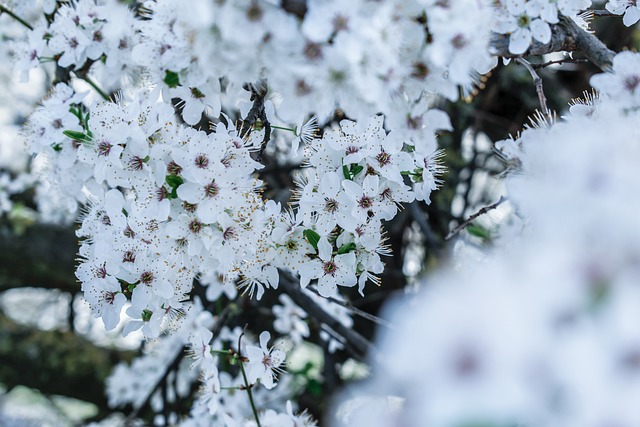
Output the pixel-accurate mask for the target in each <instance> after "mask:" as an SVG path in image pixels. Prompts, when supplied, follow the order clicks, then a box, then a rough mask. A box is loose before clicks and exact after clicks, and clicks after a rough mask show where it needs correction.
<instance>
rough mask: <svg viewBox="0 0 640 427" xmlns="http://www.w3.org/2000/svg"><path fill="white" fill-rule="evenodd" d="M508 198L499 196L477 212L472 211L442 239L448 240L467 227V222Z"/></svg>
mask: <svg viewBox="0 0 640 427" xmlns="http://www.w3.org/2000/svg"><path fill="white" fill-rule="evenodd" d="M507 200H508V199H507V198H506V197H504V196H500V199H499V200H498V201H497V202H495V203H494V204H492V205H489V206H485V207H483V208H482V209H480V210H479V211H478V212H476V213H474V214H473V215H471V216H470V217H469V218H468V219H467V220H466V221H464V222H463V223H462V224H460V225H458V226H457V227H456V228H454V229H453V230H451V232H450V233H449V234H447V237H445V238H444V240H449V239H451V238H452V237H453V236H455V235H456V234H458V233H459V232H460V231H461V230H463V229H464V228H465V227H467V226H468V225H469V224H471V223H472V222H473V221H474V220H475V219H476V218H478V217H479V216H481V215H484V214H486V213H487V212H489V211H491V210H493V209H495V208H497V207H498V206H500V205H501V204H502V203H504V202H506V201H507Z"/></svg>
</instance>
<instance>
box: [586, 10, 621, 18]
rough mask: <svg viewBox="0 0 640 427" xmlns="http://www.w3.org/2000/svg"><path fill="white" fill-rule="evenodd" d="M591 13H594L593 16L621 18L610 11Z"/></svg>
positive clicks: (593, 11) (594, 11)
mask: <svg viewBox="0 0 640 427" xmlns="http://www.w3.org/2000/svg"><path fill="white" fill-rule="evenodd" d="M591 13H593V16H607V17H614V16H617V17H618V18H619V17H620V15H616V14H615V13H611V12H609V11H608V10H592V11H591Z"/></svg>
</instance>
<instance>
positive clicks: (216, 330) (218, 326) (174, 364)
mask: <svg viewBox="0 0 640 427" xmlns="http://www.w3.org/2000/svg"><path fill="white" fill-rule="evenodd" d="M232 307H233V303H229V304H228V305H227V306H226V307H225V308H224V310H222V312H221V313H220V315H219V316H218V320H217V321H216V323H215V325H214V326H213V329H212V332H213V336H212V337H211V340H212V341H213V340H215V339H216V337H217V336H218V335H219V334H220V331H222V327H223V326H224V324H225V323H226V322H227V319H228V317H229V314H230V313H231V310H232ZM185 350H186V346H182V348H181V349H180V351H178V353H177V354H176V356H175V357H174V359H173V360H172V361H171V363H170V364H169V365H167V367H166V369H165V371H164V374H163V375H162V377H160V378H159V379H158V381H157V382H156V384H155V385H154V386H153V388H152V389H151V391H150V392H149V393H148V394H147V397H146V399H145V400H144V402H142V404H140V406H138V407H137V408H134V410H133V411H131V413H130V414H129V415H128V416H127V419H126V420H125V422H124V425H125V426H129V425H133V424H132V422H133V420H134V419H135V417H137V416H138V414H139V413H140V411H142V410H143V409H145V408H146V407H147V405H149V402H151V398H152V397H153V395H154V394H155V392H156V391H158V390H160V388H161V387H162V386H163V384H165V383H166V381H167V378H168V377H169V374H170V373H171V372H173V371H174V370H176V369H178V366H180V362H181V361H182V359H184V356H185V354H186V353H185Z"/></svg>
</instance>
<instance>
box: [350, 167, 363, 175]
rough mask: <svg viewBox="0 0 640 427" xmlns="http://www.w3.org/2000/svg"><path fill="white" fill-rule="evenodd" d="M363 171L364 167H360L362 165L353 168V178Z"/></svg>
mask: <svg viewBox="0 0 640 427" xmlns="http://www.w3.org/2000/svg"><path fill="white" fill-rule="evenodd" d="M363 169H364V166H360V165H353V166H351V176H356V175H358V174H359V173H360V172H362V170H363Z"/></svg>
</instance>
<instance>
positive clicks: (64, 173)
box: [0, 0, 640, 427]
mask: <svg viewBox="0 0 640 427" xmlns="http://www.w3.org/2000/svg"><path fill="white" fill-rule="evenodd" d="M128 3H131V4H128ZM304 3H305V9H304V11H303V12H299V11H298V12H296V11H295V10H288V9H287V8H286V7H283V6H282V5H280V2H278V1H268V0H241V1H215V2H214V1H206V0H196V1H192V2H189V6H188V7H185V3H184V2H181V1H178V0H157V1H143V2H120V1H116V0H77V1H53V0H43V1H40V2H20V1H17V0H5V1H0V7H1V8H0V12H2V13H0V15H2V16H0V18H2V19H4V18H13V20H9V19H7V20H6V21H2V25H3V27H0V36H6V37H7V38H9V39H11V40H12V43H11V44H10V45H9V47H8V48H7V47H6V46H4V45H3V47H2V49H3V50H2V51H0V54H2V55H7V56H9V55H10V56H11V58H12V62H11V64H12V67H13V70H14V73H15V74H16V75H17V76H19V77H20V78H21V79H23V80H28V79H29V78H32V79H33V78H34V76H35V75H36V71H35V69H43V68H44V69H45V70H47V71H48V72H52V73H53V75H55V79H54V80H55V82H54V84H52V85H51V88H50V90H49V91H48V93H47V94H46V96H45V97H44V99H42V100H41V102H40V103H39V105H38V106H37V107H36V108H35V110H34V111H32V112H31V113H30V115H29V117H28V120H26V123H25V124H24V128H23V137H24V139H25V140H26V146H27V150H28V152H29V154H30V155H31V156H32V162H31V165H30V167H31V169H32V172H33V175H30V174H28V173H16V172H15V171H14V172H11V173H5V172H4V171H2V170H1V169H0V215H4V214H5V213H7V214H8V213H11V212H12V209H14V206H13V201H12V200H13V198H14V196H15V195H16V194H22V193H26V192H27V191H30V190H34V192H35V199H36V202H37V203H38V205H39V209H40V219H41V220H43V221H49V222H60V223H65V222H66V223H68V222H69V221H72V220H78V221H79V226H78V228H77V233H76V234H77V236H78V238H79V239H80V248H79V253H78V263H77V269H76V277H77V278H78V280H79V282H80V286H81V288H82V291H83V294H84V298H85V299H86V301H87V302H88V304H89V305H90V308H91V310H92V313H93V315H94V317H96V318H100V319H102V322H103V323H104V326H105V328H106V329H107V330H113V329H116V328H121V329H122V332H123V334H124V335H128V334H130V333H132V332H134V331H138V330H139V331H140V332H138V333H140V334H141V335H142V336H143V337H144V338H145V339H147V340H152V341H149V342H148V344H147V345H146V346H145V352H144V354H143V355H142V356H140V357H138V358H136V359H135V360H134V361H133V362H132V363H131V364H130V365H126V364H120V365H118V366H117V367H116V369H115V370H114V372H113V373H112V375H111V376H110V378H109V380H108V382H107V393H108V396H109V403H110V405H111V406H113V407H118V406H123V405H132V406H133V407H134V408H135V411H136V412H135V413H134V415H135V414H137V411H138V410H140V409H141V408H142V407H144V406H145V405H147V404H148V403H149V402H150V406H151V408H152V410H153V411H154V413H156V414H157V416H156V419H155V420H154V422H156V423H157V424H165V425H166V424H169V423H171V424H172V425H173V424H175V425H182V426H191V427H201V426H202V427H204V426H215V425H223V424H226V425H227V426H254V425H257V426H260V425H263V426H286V427H294V426H303V425H304V426H312V425H316V423H315V421H314V420H313V418H312V417H311V416H310V415H309V414H308V413H306V412H304V408H297V407H296V404H295V403H294V402H295V401H296V397H297V396H298V395H299V394H300V393H301V392H300V390H301V386H300V384H297V383H296V381H294V379H292V377H290V376H287V375H286V372H287V364H286V363H287V362H286V361H287V360H288V358H289V356H290V354H288V353H287V350H288V349H289V348H291V347H293V349H294V350H293V351H292V352H291V353H295V351H296V349H299V348H302V347H303V344H304V343H306V342H308V341H311V340H313V339H316V336H315V335H317V341H318V342H322V343H323V344H322V345H323V346H324V348H325V350H326V352H327V353H330V352H335V351H338V350H342V349H351V348H352V346H354V345H355V347H356V348H358V345H361V344H356V343H353V342H350V341H349V336H348V335H349V331H350V330H351V328H352V326H353V325H354V320H353V319H352V315H353V314H354V313H357V311H356V309H354V307H352V306H351V305H350V304H349V303H348V302H347V301H346V299H345V296H344V295H345V291H348V288H353V289H355V290H357V293H358V294H359V295H361V296H364V295H365V294H366V293H367V291H368V290H369V289H371V286H372V285H375V286H384V283H382V280H381V275H382V274H383V273H384V271H385V259H386V258H385V257H388V256H389V255H391V251H390V249H389V246H388V245H387V233H388V231H387V230H386V229H385V225H386V223H388V222H390V221H392V220H393V219H394V218H397V217H398V215H399V214H400V213H401V211H402V209H403V208H404V207H405V206H408V205H409V204H411V203H425V204H429V203H431V197H432V193H433V192H434V191H436V190H438V189H439V188H440V186H441V185H442V183H443V179H445V175H444V174H445V170H446V168H445V164H444V159H445V158H446V157H445V156H446V154H445V152H444V150H443V149H442V148H441V146H440V144H439V141H438V138H439V136H440V135H441V134H442V133H443V132H447V131H451V130H456V129H454V125H455V122H454V123H453V124H452V121H451V120H450V118H449V116H448V115H447V114H446V113H445V112H444V111H443V110H444V109H438V108H436V107H435V106H436V105H444V104H443V101H442V100H443V99H446V100H449V101H456V100H458V99H460V98H465V97H467V96H468V95H470V94H472V93H473V92H474V91H475V90H476V89H477V88H478V87H479V86H481V76H482V75H483V74H485V73H487V72H489V71H490V70H492V69H493V68H494V67H495V66H496V65H497V63H498V53H500V54H502V55H505V56H508V57H509V58H517V59H518V60H519V61H521V63H523V64H526V65H527V66H529V67H530V64H529V63H528V62H527V61H525V60H523V59H521V58H520V57H521V56H523V55H526V54H527V52H528V51H529V49H531V47H532V46H533V45H534V44H535V45H536V46H538V45H545V44H548V43H550V42H551V41H552V38H553V37H554V36H556V35H557V31H556V30H557V28H558V26H561V25H563V22H573V23H577V24H578V27H577V28H578V30H579V31H582V29H584V30H588V19H589V17H590V16H591V15H589V14H584V13H583V12H585V10H587V9H588V8H590V7H591V1H590V0H557V1H555V0H504V1H490V0H412V1H404V0H391V1H384V2H380V1H378V2H375V1H370V0H355V1H349V2H340V1H338V0H308V1H306V2H304ZM605 7H606V10H607V11H609V12H610V13H611V14H614V15H622V20H623V23H624V24H625V25H627V26H629V25H632V24H635V23H636V22H637V21H638V20H639V19H640V7H639V6H637V5H636V2H635V1H619V0H610V1H608V2H607V3H606V5H605ZM25 19H26V21H25ZM5 22H6V24H5ZM21 25H22V27H21ZM5 28H6V29H5ZM587 34H588V33H587ZM591 37H593V36H591ZM500 38H502V39H504V40H507V44H506V46H508V47H507V48H506V51H505V52H497V51H496V43H495V40H497V39H500ZM610 62H611V64H610V65H611V66H610V67H608V72H607V73H603V74H598V75H595V76H593V77H592V79H591V86H592V87H593V88H594V89H595V91H596V92H594V93H593V94H589V95H588V96H587V97H586V99H584V100H577V101H574V102H573V103H572V105H571V107H570V109H569V112H568V113H567V114H566V115H565V116H563V117H562V118H560V119H558V118H557V117H556V116H555V115H553V114H546V113H543V114H540V115H538V118H537V120H534V121H533V122H532V125H530V126H527V127H525V129H524V130H523V131H522V132H520V133H519V134H518V135H517V136H516V137H514V138H509V139H505V140H502V141H498V142H496V143H495V148H496V150H497V151H498V154H499V156H500V157H501V158H502V159H503V160H505V161H506V163H507V164H508V165H510V168H509V169H508V170H507V171H505V173H504V174H503V175H505V176H506V177H507V178H506V179H505V180H504V182H505V185H506V189H507V190H506V191H507V193H508V194H506V196H507V197H508V199H509V204H510V205H511V207H512V209H513V210H514V211H516V212H517V214H515V215H512V216H511V217H510V218H509V220H507V221H505V222H504V224H502V228H501V234H502V235H503V236H505V237H504V238H502V239H497V240H496V242H495V247H494V248H493V249H491V250H487V251H486V253H484V255H483V256H482V257H481V259H480V260H477V259H471V258H472V257H470V256H467V257H465V256H461V257H459V259H457V261H456V263H458V264H459V265H460V266H461V267H460V268H458V269H457V270H455V269H450V270H443V271H441V272H440V273H438V274H437V275H436V276H434V277H432V278H430V280H429V282H430V284H429V286H425V287H426V289H425V290H423V291H422V292H420V293H418V295H417V296H416V295H412V296H410V297H409V296H406V298H407V299H410V301H408V302H403V303H396V305H395V308H394V309H392V310H391V311H392V312H393V314H392V315H391V318H392V319H393V322H394V325H393V326H392V327H391V328H390V329H388V330H387V332H386V333H383V334H382V336H381V338H380V339H379V341H378V342H377V344H376V347H375V348H373V350H372V349H371V348H366V350H369V351H370V356H371V357H372V363H371V366H372V368H373V372H372V375H371V377H370V378H369V379H368V380H366V381H365V382H363V383H362V384H361V385H359V386H357V387H351V388H348V389H347V391H346V392H344V394H343V398H342V399H341V400H340V402H339V403H338V404H337V405H336V407H335V408H334V409H335V411H334V412H335V414H333V413H332V414H330V415H329V416H328V418H331V419H334V418H335V420H334V422H335V425H355V426H387V425H407V426H410V425H415V426H419V425H433V426H452V427H453V426H463V425H480V424H482V425H488V426H494V425H495V426H502V425H542V426H544V425H549V426H554V425H563V426H594V427H595V426H604V425H616V426H634V425H638V424H639V423H640V419H639V418H638V412H637V410H636V408H637V405H635V402H637V400H638V391H639V390H640V388H639V384H640V382H638V380H637V375H638V366H639V365H640V364H639V363H638V360H639V355H640V353H639V347H638V345H639V343H640V334H638V328H637V325H638V324H640V323H639V322H638V319H637V317H638V314H637V313H638V312H640V311H638V310H637V303H636V302H637V301H638V298H637V297H638V296H637V295H635V294H636V293H637V290H636V289H635V282H636V281H637V280H636V278H637V277H639V276H638V274H639V273H640V272H638V265H637V264H638V262H637V253H638V251H639V249H640V248H638V243H637V242H638V241H640V239H639V238H638V237H640V236H637V234H638V233H637V232H638V227H637V226H636V225H635V221H634V219H633V218H632V213H634V212H637V211H638V210H640V209H636V208H635V205H634V203H635V201H634V198H633V195H634V194H635V193H634V190H637V188H639V187H640V183H639V182H638V179H637V177H636V176H637V173H635V169H634V167H635V164H636V163H637V161H638V160H639V159H638V158H637V157H638V154H639V152H638V148H637V147H636V145H637V144H636V142H637V141H636V139H637V132H636V131H635V130H634V129H635V123H637V121H638V113H637V111H638V109H639V107H640V98H639V96H640V95H638V94H639V93H640V71H638V70H640V55H638V54H637V53H632V52H622V53H620V54H618V55H616V56H615V57H613V58H612V60H611V61H610ZM597 65H601V64H597ZM49 67H50V68H49ZM530 72H531V73H532V75H534V77H535V70H533V68H530ZM539 96H540V99H541V102H542V104H543V105H541V107H542V109H543V110H545V109H546V108H547V107H546V105H544V95H543V94H541V93H539ZM459 131H460V132H462V131H464V129H460V130H459ZM0 148H1V147H0ZM1 153H2V152H0V154H1ZM265 153H268V154H270V155H271V156H272V157H273V158H274V159H276V160H275V164H274V163H272V164H265V163H266V162H263V156H264V154H265ZM605 159H606V160H605ZM291 164H293V165H296V166H298V165H302V167H300V168H299V171H298V173H297V175H295V186H294V187H293V188H288V189H284V192H285V193H286V195H285V196H284V197H280V196H279V199H277V200H270V199H269V198H268V197H267V196H266V194H272V193H269V190H270V189H271V190H274V189H273V188H270V186H273V185H274V183H273V180H271V181H269V180H268V179H266V178H265V177H266V176H268V174H267V173H266V171H267V170H268V169H269V168H286V166H287V165H291ZM0 166H3V165H0ZM36 175H37V179H36ZM280 190H282V189H280ZM622 206H624V208H621V207H622ZM194 283H198V284H199V285H201V286H202V287H204V288H205V290H204V292H202V294H201V295H199V296H197V295H195V292H194ZM283 286H289V287H290V288H289V289H291V288H293V290H294V291H295V292H294V291H290V292H288V293H284V292H282V287H283ZM355 290H354V292H356V291H355ZM268 293H274V294H275V295H276V297H275V298H274V299H273V301H277V303H275V304H274V305H273V306H272V307H266V306H260V304H261V301H264V300H265V299H267V298H268V295H267V294H268ZM242 297H245V298H246V299H249V298H252V299H254V301H252V303H251V304H252V305H249V304H245V305H244V306H242V308H240V306H241V305H242V303H241V302H239V301H241V300H240V299H239V298H242ZM263 298H264V299H263ZM223 301H225V302H227V305H226V306H225V307H223V305H222V302H223ZM234 301H238V302H237V303H234ZM302 306H306V307H309V306H311V307H314V308H315V309H316V311H314V312H311V311H309V312H307V311H306V310H305V309H304V308H303V307H302ZM417 306H419V309H415V308H416V307H417ZM247 307H250V308H249V309H251V308H255V307H260V308H261V309H262V310H264V311H266V312H267V313H268V314H269V315H270V316H271V318H272V319H274V321H273V323H272V324H268V325H267V324H257V325H249V326H250V329H247V328H245V329H242V328H240V327H235V328H230V327H228V326H226V325H223V323H224V321H225V319H226V318H227V317H228V316H231V315H233V314H234V310H235V311H237V310H241V309H246V308H247ZM212 313H213V314H212ZM230 313H231V314H230ZM257 313H259V315H263V314H264V313H263V312H260V311H258V310H257ZM318 313H320V314H318ZM360 314H361V313H360ZM318 315H320V316H322V315H326V317H325V318H324V320H321V323H322V326H321V329H320V331H319V332H318V333H317V334H315V333H313V332H312V331H311V330H310V328H309V323H308V321H309V319H310V318H312V317H314V316H318ZM326 319H331V320H330V321H329V320H326ZM443 325H446V326H443ZM272 333H277V337H274V339H273V340H272ZM357 337H360V336H359V335H358V336H357ZM360 338H362V337H360ZM360 338H358V339H360ZM362 339H364V338H362ZM185 349H186V352H187V354H188V355H189V357H188V358H187V359H185V361H184V363H178V362H180V361H181V358H182V356H183V354H184V350H185ZM173 364H176V366H178V367H177V368H176V370H175V371H173V372H170V373H169V374H170V375H171V378H170V379H167V378H168V377H166V376H165V372H166V371H165V368H166V367H167V366H171V365H173ZM159 381H160V382H162V381H164V382H165V384H169V383H170V384H172V385H171V386H166V388H165V389H164V390H163V393H164V397H163V399H164V400H165V401H171V402H178V401H180V400H181V399H188V398H189V397H190V396H192V395H193V390H194V389H195V388H196V387H194V384H199V385H198V386H197V387H198V388H199V391H198V393H197V395H196V397H195V398H192V401H193V405H192V407H191V409H190V410H189V411H188V412H187V413H183V414H178V413H172V414H170V415H167V414H166V413H163V407H162V403H163V400H162V399H161V397H160V395H159V392H158V384H159ZM259 385H262V386H264V387H260V386H259ZM393 402H395V403H393ZM165 412H166V411H165ZM334 415H335V417H334Z"/></svg>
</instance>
